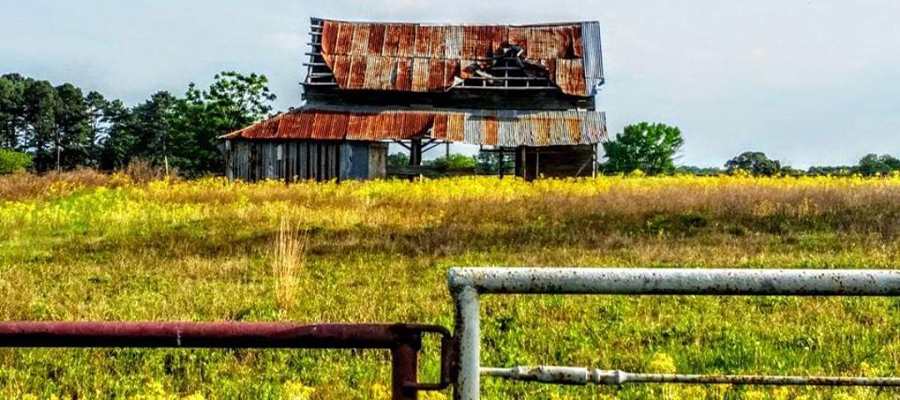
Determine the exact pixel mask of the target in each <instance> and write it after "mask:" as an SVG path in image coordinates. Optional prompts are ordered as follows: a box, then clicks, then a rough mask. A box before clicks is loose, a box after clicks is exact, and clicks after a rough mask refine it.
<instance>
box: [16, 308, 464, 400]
mask: <svg viewBox="0 0 900 400" xmlns="http://www.w3.org/2000/svg"><path fill="white" fill-rule="evenodd" d="M426 334H436V335H439V336H440V337H441V377H440V382H438V383H433V384H429V383H420V382H419V380H418V357H419V351H420V350H421V347H422V336H423V335H426ZM0 347H6V348H10V347H23V348H87V347H136V348H266V349H274V348H283V349H385V350H390V351H391V364H392V373H391V383H392V398H393V399H394V400H415V399H417V398H418V393H419V392H420V391H436V390H442V389H444V388H446V387H448V386H449V385H450V361H451V340H450V332H449V331H448V330H447V329H446V328H444V327H441V326H431V325H411V324H394V325H387V324H318V325H298V324H287V323H157V322H136V323H135V322H7V323H0Z"/></svg>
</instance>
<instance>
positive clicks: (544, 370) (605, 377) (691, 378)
mask: <svg viewBox="0 0 900 400" xmlns="http://www.w3.org/2000/svg"><path fill="white" fill-rule="evenodd" d="M481 375H484V376H491V377H495V378H505V379H510V380H517V381H525V382H541V383H551V384H560V385H587V384H589V383H594V384H598V385H622V384H626V383H681V384H702V385H774V386H871V387H900V378H868V377H836V376H754V375H687V374H643V373H631V372H625V371H618V370H601V369H589V368H580V367H555V366H539V367H515V368H481Z"/></svg>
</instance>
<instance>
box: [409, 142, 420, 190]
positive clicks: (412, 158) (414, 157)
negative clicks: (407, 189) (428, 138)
mask: <svg viewBox="0 0 900 400" xmlns="http://www.w3.org/2000/svg"><path fill="white" fill-rule="evenodd" d="M409 166H410V168H411V169H414V170H420V168H418V167H421V166H422V139H420V138H417V139H412V140H410V141H409ZM420 176H421V175H420ZM409 180H410V181H412V180H415V177H414V176H412V175H410V177H409Z"/></svg>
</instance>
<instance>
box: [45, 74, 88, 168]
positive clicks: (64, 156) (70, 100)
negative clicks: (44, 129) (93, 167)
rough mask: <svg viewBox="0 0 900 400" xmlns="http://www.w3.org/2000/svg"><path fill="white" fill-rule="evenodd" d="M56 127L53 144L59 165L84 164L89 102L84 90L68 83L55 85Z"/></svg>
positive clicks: (61, 166)
mask: <svg viewBox="0 0 900 400" xmlns="http://www.w3.org/2000/svg"><path fill="white" fill-rule="evenodd" d="M56 95H57V100H58V101H57V102H56V109H55V113H54V121H55V123H56V129H55V130H54V137H53V147H54V151H55V153H56V162H55V165H56V168H57V169H61V168H72V167H75V166H78V165H85V164H86V163H87V159H88V152H87V150H88V146H87V144H88V143H87V141H88V130H89V126H88V105H87V102H86V101H85V98H84V94H83V93H82V92H81V89H79V88H77V87H75V86H73V85H72V84H69V83H66V84H64V85H61V86H58V87H57V88H56Z"/></svg>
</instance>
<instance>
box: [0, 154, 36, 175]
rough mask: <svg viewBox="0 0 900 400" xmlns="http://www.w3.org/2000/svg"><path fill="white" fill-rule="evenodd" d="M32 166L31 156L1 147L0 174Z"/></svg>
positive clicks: (20, 170)
mask: <svg viewBox="0 0 900 400" xmlns="http://www.w3.org/2000/svg"><path fill="white" fill-rule="evenodd" d="M28 168H31V156H30V155H28V154H26V153H20V152H18V151H14V150H9V149H0V175H4V174H12V173H15V172H23V171H25V170H26V169H28Z"/></svg>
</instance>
